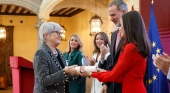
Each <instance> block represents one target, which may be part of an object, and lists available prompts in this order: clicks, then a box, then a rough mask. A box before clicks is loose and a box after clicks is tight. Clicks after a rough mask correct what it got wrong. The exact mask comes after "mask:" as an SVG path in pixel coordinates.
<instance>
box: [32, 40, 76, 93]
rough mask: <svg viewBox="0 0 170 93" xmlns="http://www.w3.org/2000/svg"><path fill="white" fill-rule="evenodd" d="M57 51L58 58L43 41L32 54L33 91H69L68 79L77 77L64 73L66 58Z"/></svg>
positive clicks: (38, 92) (37, 92)
mask: <svg viewBox="0 0 170 93" xmlns="http://www.w3.org/2000/svg"><path fill="white" fill-rule="evenodd" d="M56 50H57V52H58V56H59V58H60V59H58V58H57V57H56V56H55V55H54V54H53V53H52V51H51V50H50V48H49V47H48V46H47V45H46V44H45V43H44V44H43V45H42V47H41V48H40V49H39V50H37V52H36V53H35V56H34V61H33V67H34V75H35V83H34V93H64V92H65V93H69V81H71V80H75V79H78V78H77V77H73V76H71V75H68V74H65V72H64V70H63V69H64V67H65V66H66V60H65V58H64V57H63V55H62V53H61V52H60V51H59V50H58V49H56Z"/></svg>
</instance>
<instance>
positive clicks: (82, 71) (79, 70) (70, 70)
mask: <svg viewBox="0 0 170 93" xmlns="http://www.w3.org/2000/svg"><path fill="white" fill-rule="evenodd" d="M65 72H66V74H70V75H78V76H83V77H90V76H91V74H92V73H93V72H105V70H103V69H100V68H97V67H96V66H75V65H73V66H67V67H65Z"/></svg>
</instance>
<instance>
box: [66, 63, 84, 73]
mask: <svg viewBox="0 0 170 93" xmlns="http://www.w3.org/2000/svg"><path fill="white" fill-rule="evenodd" d="M76 66H77V65H73V66H68V67H65V69H64V71H65V73H66V74H70V75H77V76H82V74H81V73H80V72H78V71H77V70H76V69H75V67H76Z"/></svg>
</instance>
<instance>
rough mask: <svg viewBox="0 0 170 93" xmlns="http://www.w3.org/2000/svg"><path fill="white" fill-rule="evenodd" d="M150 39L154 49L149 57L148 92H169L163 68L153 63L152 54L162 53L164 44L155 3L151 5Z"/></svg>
mask: <svg viewBox="0 0 170 93" xmlns="http://www.w3.org/2000/svg"><path fill="white" fill-rule="evenodd" d="M148 35H149V39H150V41H151V43H152V51H151V54H150V56H149V58H148V64H147V65H148V69H147V70H148V73H147V74H148V75H147V80H146V82H147V93H169V89H168V80H167V77H166V75H164V74H163V73H162V71H161V70H159V69H157V68H156V67H155V66H154V65H153V59H152V54H162V52H163V50H162V45H161V41H160V37H159V34H158V28H157V24H156V20H155V15H154V5H153V4H152V5H151V12H150V23H149V32H148Z"/></svg>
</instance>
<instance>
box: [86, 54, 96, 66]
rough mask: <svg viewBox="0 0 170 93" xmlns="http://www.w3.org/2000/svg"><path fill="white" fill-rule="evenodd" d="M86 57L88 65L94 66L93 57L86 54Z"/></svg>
mask: <svg viewBox="0 0 170 93" xmlns="http://www.w3.org/2000/svg"><path fill="white" fill-rule="evenodd" d="M86 59H87V61H88V65H89V66H94V65H95V63H96V61H95V59H94V58H89V57H88V56H86Z"/></svg>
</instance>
